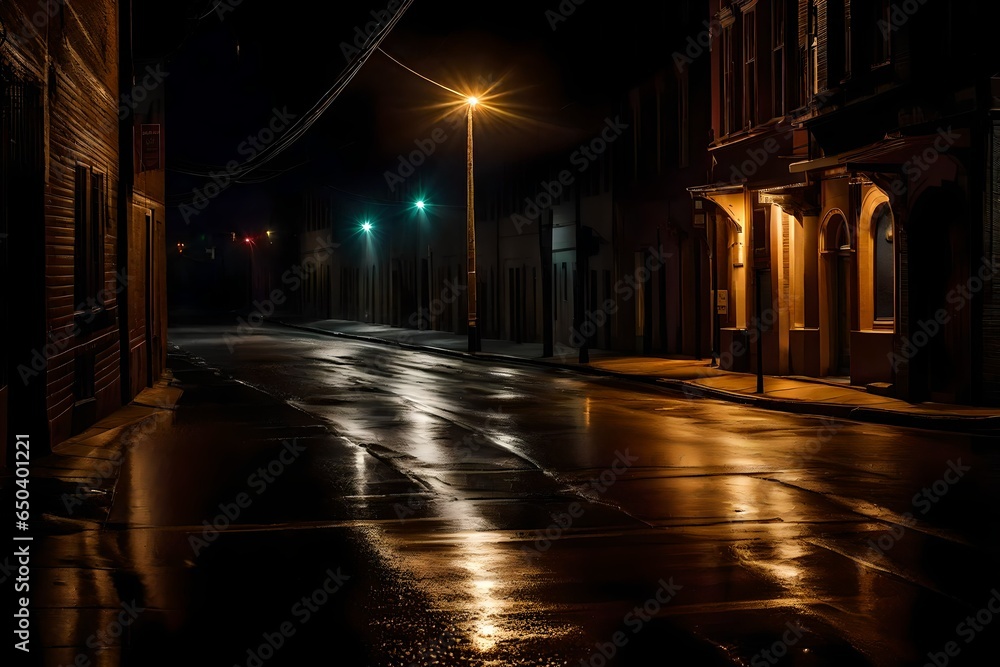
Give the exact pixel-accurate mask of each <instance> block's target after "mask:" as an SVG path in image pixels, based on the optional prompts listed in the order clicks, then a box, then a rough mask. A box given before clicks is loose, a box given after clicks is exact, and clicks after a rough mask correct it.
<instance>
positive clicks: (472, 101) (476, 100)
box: [465, 97, 479, 107]
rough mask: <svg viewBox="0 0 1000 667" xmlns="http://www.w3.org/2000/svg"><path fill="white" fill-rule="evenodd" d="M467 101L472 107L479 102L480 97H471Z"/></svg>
mask: <svg viewBox="0 0 1000 667" xmlns="http://www.w3.org/2000/svg"><path fill="white" fill-rule="evenodd" d="M465 101H466V102H468V103H469V106H470V107H474V106H476V105H477V104H479V98H477V97H469V98H467V99H466V100H465Z"/></svg>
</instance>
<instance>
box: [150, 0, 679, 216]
mask: <svg viewBox="0 0 1000 667" xmlns="http://www.w3.org/2000/svg"><path fill="white" fill-rule="evenodd" d="M149 4H152V3H136V5H135V8H134V11H135V12H136V14H137V22H138V25H139V26H140V28H139V29H138V31H137V32H138V33H139V34H138V35H137V38H136V45H135V55H136V57H137V58H147V57H148V58H161V57H164V56H166V58H167V65H166V69H167V71H169V72H170V75H169V77H168V78H167V81H166V86H167V118H166V136H167V146H166V148H167V165H168V173H167V193H168V205H169V209H168V221H169V222H170V223H171V224H172V225H174V226H175V225H176V224H178V223H179V224H183V221H182V220H181V219H180V217H179V216H178V215H177V214H178V207H179V206H181V205H182V204H183V203H184V202H190V201H191V200H192V190H193V189H194V188H196V187H202V186H203V185H204V184H205V183H206V181H205V180H204V179H201V178H198V177H194V176H191V175H189V174H186V173H183V172H185V171H192V170H193V171H206V170H209V169H215V170H217V171H218V170H221V168H222V165H225V163H226V162H227V161H229V160H233V159H238V160H242V159H243V158H242V157H241V156H240V154H239V151H238V147H239V146H240V145H241V143H242V142H243V141H244V140H245V139H246V138H247V136H248V135H249V134H251V133H256V132H257V131H258V130H259V129H260V128H262V127H264V126H265V125H266V124H267V123H268V121H269V120H270V118H271V117H272V115H273V109H279V110H281V109H286V108H287V110H288V112H289V113H291V114H295V115H297V116H299V117H301V116H302V115H303V113H304V111H305V110H306V109H308V108H310V107H311V106H312V105H313V104H315V103H316V101H317V100H319V99H320V98H321V97H322V95H323V94H324V93H325V92H326V91H327V90H328V89H329V88H330V87H331V85H332V83H333V82H334V81H335V80H336V79H337V77H338V76H339V75H340V74H341V72H342V71H343V70H344V69H345V68H346V66H347V58H346V57H345V54H344V52H343V47H342V44H343V43H347V44H352V43H353V42H354V39H355V28H356V27H358V26H364V24H365V23H366V22H370V21H373V20H374V19H373V18H372V15H371V12H373V11H375V12H379V11H382V10H385V9H386V8H387V6H388V0H386V1H385V2H381V1H380V0H365V2H343V3H330V4H324V6H323V9H322V10H321V11H319V12H315V11H303V10H301V9H300V8H299V6H297V5H292V4H290V3H279V2H276V1H275V0H243V2H242V3H240V4H239V5H238V6H235V7H232V6H230V5H227V4H226V3H221V4H217V2H216V0H212V1H210V2H207V1H205V0H201V1H199V2H191V1H188V2H178V3H173V4H172V5H170V6H164V5H166V3H156V5H157V6H153V7H151V6H148V5H149ZM141 5H146V6H141ZM559 6H560V3H559V2H557V1H556V0H551V1H550V2H531V3H505V4H474V5H473V4H470V3H464V2H456V1H452V0H435V1H433V2H432V1H430V0H415V2H413V3H412V5H411V6H410V7H409V9H408V10H407V12H406V14H405V15H404V16H403V17H402V19H401V20H400V22H399V23H398V25H397V26H396V27H395V28H394V30H393V31H392V32H391V33H390V34H389V35H388V36H387V37H386V39H385V40H384V41H383V42H382V48H383V49H384V50H385V51H387V52H388V53H389V54H391V55H392V56H394V57H395V58H397V59H398V60H400V61H401V62H403V63H404V64H406V65H407V66H408V67H410V68H412V69H414V70H417V71H419V72H421V73H422V74H424V75H426V76H428V77H430V78H432V79H435V80H436V81H438V82H440V83H442V84H444V85H447V86H450V87H452V88H458V89H460V90H466V89H468V88H469V87H470V85H471V86H472V87H475V88H481V87H482V85H483V84H484V83H486V84H488V82H491V81H492V82H496V84H497V85H496V91H497V93H500V94H501V97H499V98H498V99H497V100H496V104H497V105H498V106H502V107H503V108H504V109H505V110H509V112H510V113H511V114H512V116H510V117H498V116H496V115H495V114H494V115H492V116H490V117H485V116H484V117H481V118H480V119H479V120H477V130H476V152H477V171H483V172H484V173H485V172H487V171H489V170H490V169H491V168H497V167H498V166H503V165H506V166H508V167H509V166H510V165H516V164H518V161H520V160H524V159H529V158H531V157H532V156H536V155H541V154H545V153H552V152H555V151H560V150H563V149H565V148H567V147H570V146H572V145H573V144H574V142H575V141H578V140H581V139H583V138H586V137H587V136H589V135H590V134H592V132H593V129H594V128H596V127H598V126H600V124H601V122H602V119H603V118H604V117H605V116H607V115H608V114H609V113H611V112H612V111H613V109H614V108H615V107H616V105H617V104H618V102H619V101H620V99H621V95H622V93H623V92H624V91H625V90H627V89H628V87H630V86H631V85H632V84H633V83H634V82H636V81H638V80H641V79H642V78H643V77H644V76H646V75H647V74H648V73H649V72H650V71H652V70H653V69H655V68H656V67H658V66H661V64H662V63H663V62H664V61H668V60H669V57H670V56H669V52H664V46H663V45H662V44H660V43H659V41H658V38H659V37H660V36H661V35H660V33H661V31H662V26H663V25H664V22H665V18H664V17H666V16H668V12H669V11H670V10H669V8H667V7H663V8H660V9H657V10H653V11H656V12H659V14H660V17H659V18H657V17H655V16H652V17H651V16H650V15H649V12H650V10H648V9H646V8H645V7H644V6H643V4H642V3H639V2H625V3H623V2H614V3H612V2H610V1H609V0H587V1H586V2H583V4H581V5H578V6H577V5H574V4H573V3H572V2H570V1H569V0H566V2H564V3H563V6H564V7H572V8H573V10H574V11H573V13H572V14H571V15H569V16H566V17H565V20H561V21H558V22H556V21H555V19H554V18H553V17H554V16H556V15H557V14H555V12H558V7H559ZM630 6H631V7H630ZM213 7H215V9H214V10H213ZM549 10H551V11H552V12H553V13H552V14H549V15H547V14H546V12H547V11H549ZM553 25H555V29H553ZM644 33H647V34H644ZM449 98H450V96H449V93H447V92H446V91H444V90H441V89H440V88H437V87H436V86H434V85H433V84H430V83H428V82H426V81H424V80H422V79H420V78H418V77H417V76H415V75H413V74H411V73H410V72H407V71H405V70H404V69H402V68H401V67H400V66H399V65H397V64H395V63H393V62H391V61H390V60H389V59H388V58H386V57H385V56H384V55H382V54H380V53H375V54H373V55H372V56H371V57H370V59H369V60H368V62H367V63H366V64H365V66H364V67H363V68H362V70H361V71H360V73H359V74H358V75H357V76H356V77H355V78H354V79H353V80H352V81H351V83H350V84H349V85H348V86H347V88H346V89H345V90H344V92H343V93H342V94H341V95H340V96H339V97H338V99H337V100H336V101H335V102H334V103H333V104H332V106H330V108H329V109H328V110H327V111H326V112H325V114H324V115H323V117H322V119H321V120H320V121H319V122H317V123H316V124H315V125H313V127H312V128H311V129H310V130H309V132H308V133H306V134H304V135H303V136H302V137H301V138H300V139H299V140H298V141H297V142H296V143H295V145H294V146H293V147H292V148H290V149H288V150H286V151H285V152H284V153H282V154H281V155H280V156H279V157H277V158H276V159H274V160H273V161H271V162H270V163H268V164H267V165H265V166H263V167H261V168H260V169H259V170H257V171H255V172H253V174H251V175H249V176H248V177H247V179H246V180H248V181H252V182H249V183H246V184H240V185H235V186H232V187H231V188H229V189H228V190H227V191H226V192H224V193H223V194H222V195H220V196H219V197H218V198H217V200H216V201H213V203H212V206H211V209H209V210H206V212H205V214H203V215H201V214H200V215H199V216H198V217H197V224H198V225H204V226H206V227H207V228H212V227H213V226H219V227H220V228H224V227H227V226H231V225H232V219H233V218H245V217H246V216H251V217H252V216H257V217H260V216H262V215H264V212H265V211H266V210H267V208H268V207H269V206H270V201H271V197H272V193H276V192H288V191H294V190H300V189H302V188H303V187H307V186H310V185H316V184H322V185H332V186H334V187H337V188H341V189H343V190H345V191H347V192H353V193H357V194H360V195H362V196H364V197H372V198H375V199H377V198H384V197H388V196H389V190H388V187H387V185H386V181H385V178H384V172H385V171H386V170H387V169H392V168H394V167H395V165H396V163H397V161H396V158H397V156H398V155H399V154H401V153H407V152H409V151H411V150H413V148H414V141H415V140H420V139H425V138H426V137H429V136H430V135H431V133H432V132H433V131H434V130H435V128H438V127H441V128H444V129H445V131H446V134H447V135H448V137H449V139H450V140H448V141H445V142H444V143H443V144H441V145H440V146H439V147H438V150H437V151H436V154H435V160H436V162H435V168H434V169H433V170H425V171H426V172H427V174H426V175H427V178H428V179H429V180H431V181H432V183H431V185H430V186H429V187H432V188H434V187H436V188H438V190H439V191H440V197H439V199H441V198H443V199H455V200H456V201H455V202H451V203H460V202H459V200H461V199H462V197H463V195H462V192H463V190H462V189H461V187H458V188H457V190H456V188H454V187H451V188H449V187H445V186H444V185H443V184H445V183H447V184H455V185H457V186H461V185H462V180H463V179H462V174H463V173H464V172H463V171H462V170H463V169H464V166H463V165H464V156H465V142H464V126H457V127H456V126H455V125H452V124H450V123H448V122H446V121H444V120H442V118H441V113H442V112H441V110H440V109H439V108H435V107H436V106H439V105H441V104H442V103H445V102H447V101H449ZM452 118H454V116H452ZM192 224H194V223H192Z"/></svg>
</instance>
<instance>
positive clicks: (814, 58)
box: [802, 0, 819, 104]
mask: <svg viewBox="0 0 1000 667" xmlns="http://www.w3.org/2000/svg"><path fill="white" fill-rule="evenodd" d="M808 11H809V15H808V23H807V24H806V90H805V96H804V97H803V98H802V101H803V103H806V104H808V102H809V100H811V99H812V97H813V95H815V94H816V93H818V92H819V8H818V7H817V6H816V2H815V0H809V8H808Z"/></svg>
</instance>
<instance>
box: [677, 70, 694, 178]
mask: <svg viewBox="0 0 1000 667" xmlns="http://www.w3.org/2000/svg"><path fill="white" fill-rule="evenodd" d="M689 88H690V82H689V80H688V70H685V71H684V72H681V73H680V74H679V75H678V78H677V117H678V119H677V132H678V134H677V145H678V147H679V148H678V151H677V166H678V167H681V168H684V167H687V166H688V165H689V164H690V162H691V143H690V141H689V135H690V134H691V118H690V104H691V103H690V96H689Z"/></svg>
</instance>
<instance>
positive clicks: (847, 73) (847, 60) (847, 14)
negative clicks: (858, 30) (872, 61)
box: [844, 0, 851, 81]
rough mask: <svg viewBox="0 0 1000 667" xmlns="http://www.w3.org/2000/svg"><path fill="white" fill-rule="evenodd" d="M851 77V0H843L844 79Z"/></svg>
mask: <svg viewBox="0 0 1000 667" xmlns="http://www.w3.org/2000/svg"><path fill="white" fill-rule="evenodd" d="M850 78H851V0H844V80H845V81H846V80H848V79H850Z"/></svg>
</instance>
